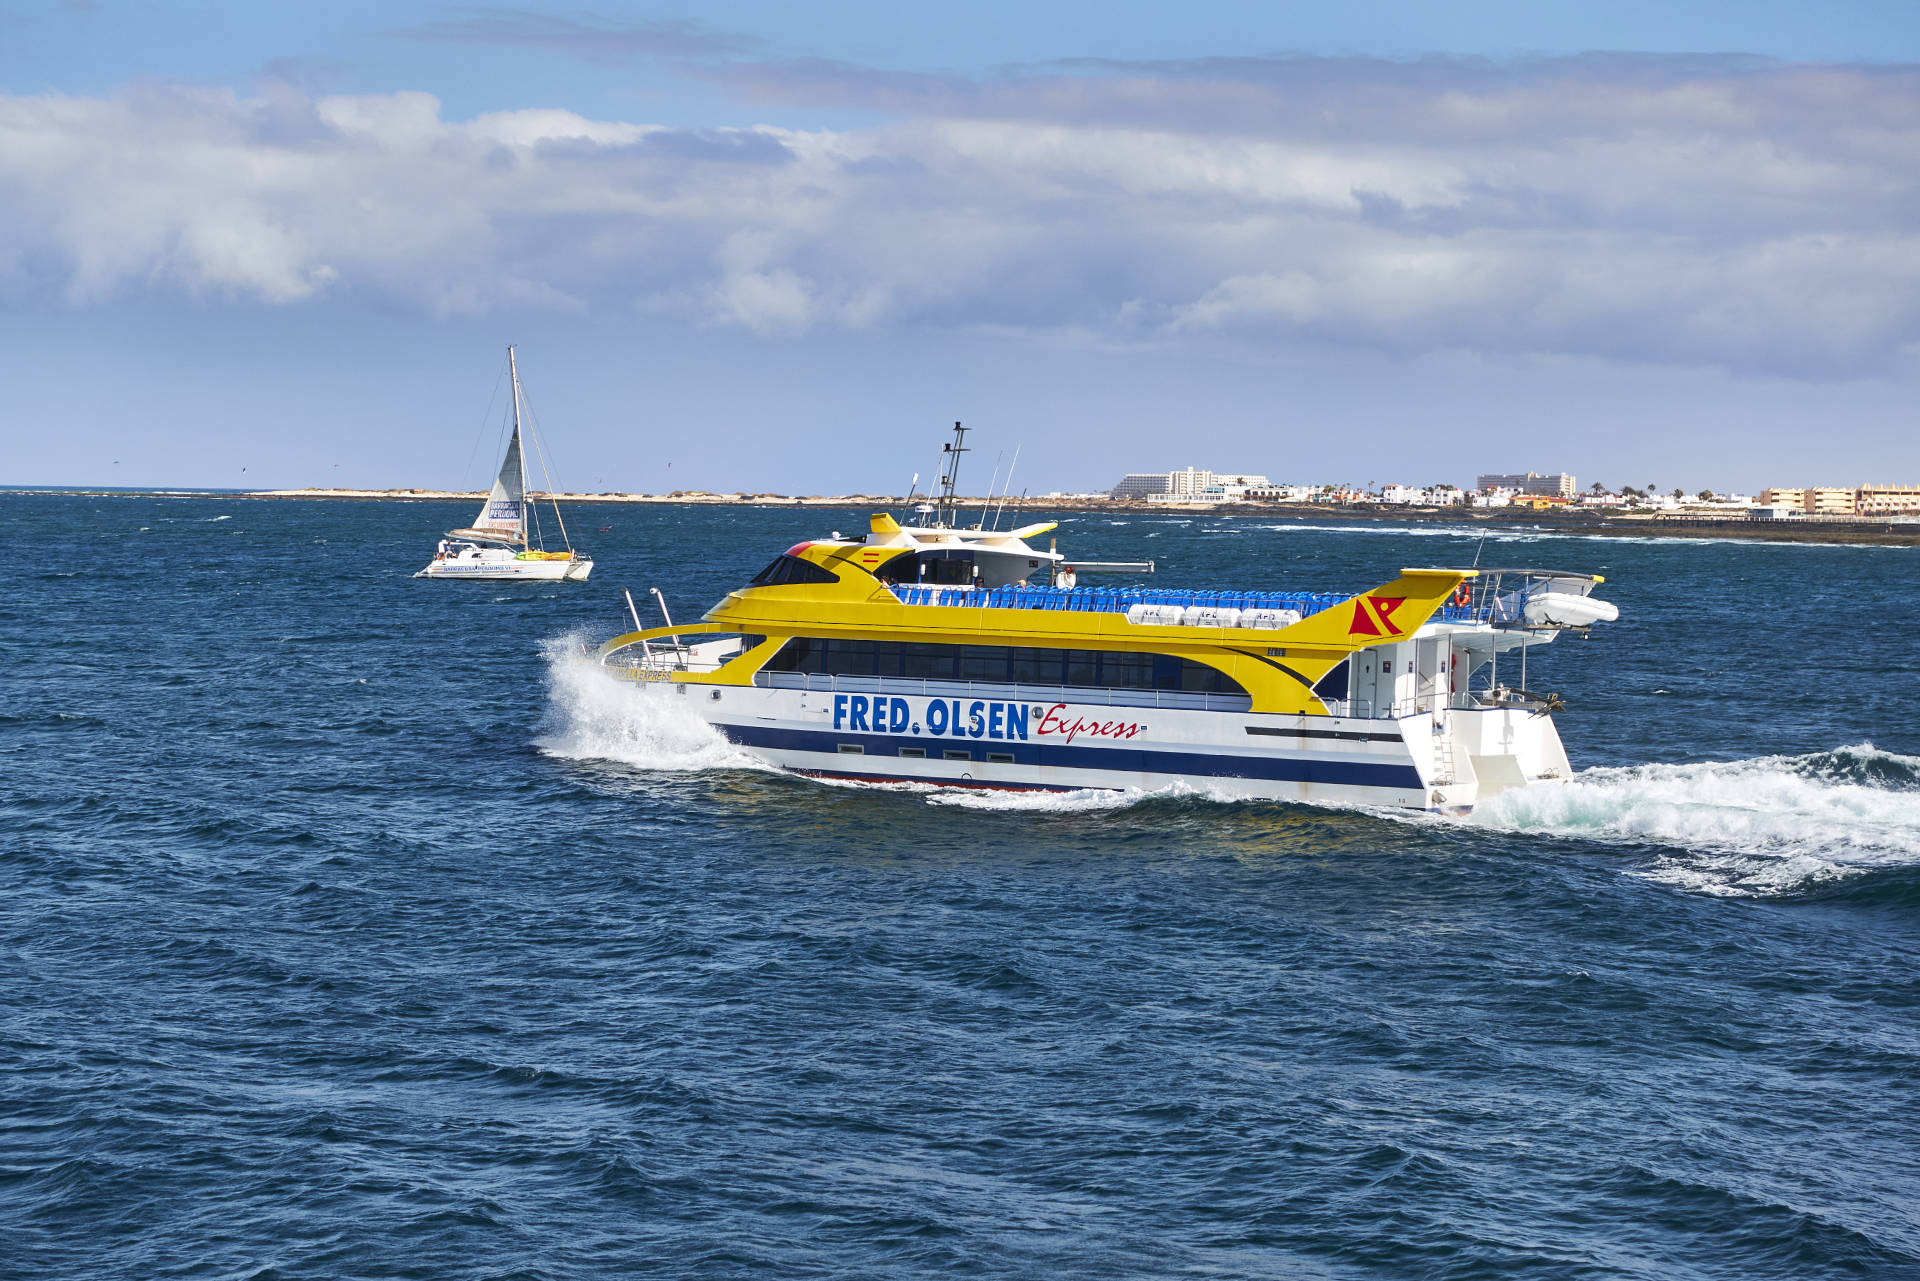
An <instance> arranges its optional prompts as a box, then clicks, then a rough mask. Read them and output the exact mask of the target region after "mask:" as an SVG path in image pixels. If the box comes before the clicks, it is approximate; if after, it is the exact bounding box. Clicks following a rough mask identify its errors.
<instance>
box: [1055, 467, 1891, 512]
mask: <svg viewBox="0 0 1920 1281" xmlns="http://www.w3.org/2000/svg"><path fill="white" fill-rule="evenodd" d="M1049 496H1050V497H1054V498H1068V497H1087V498H1091V497H1097V495H1091V494H1089V495H1068V494H1053V495H1049ZM1106 497H1107V498H1109V499H1112V500H1116V501H1125V502H1146V503H1156V504H1166V505H1168V506H1220V505H1223V504H1231V503H1308V504H1311V503H1325V504H1329V505H1333V506H1388V507H1428V508H1440V507H1481V508H1493V507H1518V508H1531V509H1533V510H1535V511H1550V510H1554V509H1556V508H1572V509H1589V510H1597V511H1602V512H1617V513H1619V514H1623V515H1624V514H1629V513H1633V514H1641V515H1646V516H1663V515H1664V516H1675V517H1687V516H1697V517H1707V518H1720V519H1740V520H1804V519H1808V518H1815V519H1826V520H1831V519H1846V518H1862V519H1884V518H1886V517H1889V516H1920V485H1853V486H1846V485H1801V486H1778V487H1775V488H1772V489H1763V490H1761V491H1760V493H1759V494H1758V495H1750V494H1732V493H1728V494H1721V493H1715V492H1714V491H1712V490H1710V489H1702V490H1699V491H1697V492H1695V493H1691V494H1690V493H1687V492H1686V491H1685V490H1683V489H1679V488H1674V489H1671V490H1667V491H1665V492H1662V491H1661V490H1660V488H1659V487H1658V486H1657V485H1654V484H1648V485H1647V486H1645V487H1644V488H1642V487H1639V486H1635V485H1623V486H1621V487H1620V488H1619V489H1617V490H1616V489H1612V488H1610V487H1608V486H1606V485H1603V484H1601V483H1599V482H1597V481H1596V482H1594V483H1593V484H1591V485H1589V486H1588V487H1587V488H1586V489H1584V490H1583V489H1581V488H1580V483H1579V481H1578V480H1577V479H1576V478H1575V477H1574V476H1573V475H1572V474H1571V473H1569V472H1546V473H1541V472H1531V471H1530V472H1512V473H1499V472H1496V473H1488V474H1485V475H1481V476H1479V477H1477V478H1476V479H1475V481H1474V487H1473V488H1472V489H1461V488H1459V487H1458V486H1455V485H1428V486H1419V485H1397V484H1396V485H1379V486H1376V487H1373V488H1368V489H1356V488H1353V487H1351V486H1346V485H1296V484H1284V483H1275V482H1274V481H1271V480H1269V479H1268V478H1267V477H1265V476H1258V475H1252V474H1249V473H1239V472H1212V471H1204V470H1201V469H1200V468H1197V467H1188V468H1186V469H1185V470H1184V471H1173V472H1132V473H1129V474H1128V475H1126V476H1123V477H1122V478H1121V479H1120V483H1119V484H1117V485H1115V486H1114V487H1113V488H1112V489H1110V490H1108V491H1107V493H1106Z"/></svg>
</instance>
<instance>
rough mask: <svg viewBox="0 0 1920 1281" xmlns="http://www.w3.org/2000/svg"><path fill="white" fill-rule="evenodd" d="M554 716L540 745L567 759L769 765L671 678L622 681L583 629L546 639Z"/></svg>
mask: <svg viewBox="0 0 1920 1281" xmlns="http://www.w3.org/2000/svg"><path fill="white" fill-rule="evenodd" d="M544 650H545V653H546V659H547V721H546V726H545V730H546V732H545V733H544V734H542V736H541V737H539V738H537V739H535V740H534V744H535V746H537V747H539V748H540V750H541V751H543V752H546V753H548V754H549V755H552V756H559V757H564V758H566V759H568V760H578V761H586V760H604V761H618V762H620V763H621V764H624V765H632V766H634V767H635V768H637V769H647V770H706V769H766V768H768V767H767V765H766V763H765V762H763V761H760V760H758V759H756V758H755V757H752V756H749V755H748V754H747V753H745V752H743V751H741V750H740V749H739V748H737V747H735V746H734V745H733V744H732V743H729V742H728V741H727V740H726V739H724V738H722V737H721V736H720V734H719V732H718V731H717V730H715V729H714V728H713V727H712V726H711V725H709V724H707V723H706V721H704V720H702V719H701V718H700V716H699V714H698V713H697V712H694V711H692V710H690V709H689V708H688V706H687V702H688V699H689V697H690V696H689V695H683V694H678V693H676V692H675V691H674V689H673V687H672V686H670V685H665V684H642V683H637V682H633V681H623V680H617V679H615V678H614V677H613V676H612V675H610V674H609V673H608V672H607V671H606V669H605V668H603V667H601V666H600V662H599V660H598V659H597V658H595V657H594V655H593V653H592V651H591V650H590V649H588V648H587V647H586V644H585V642H584V640H583V638H582V637H581V636H579V635H568V636H561V637H556V638H555V639H553V640H550V641H548V642H546V644H545V646H544Z"/></svg>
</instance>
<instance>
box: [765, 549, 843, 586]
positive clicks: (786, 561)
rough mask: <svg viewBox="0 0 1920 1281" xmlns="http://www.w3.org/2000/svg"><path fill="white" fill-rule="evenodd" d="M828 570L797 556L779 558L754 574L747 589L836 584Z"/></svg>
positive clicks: (837, 580) (834, 578)
mask: <svg viewBox="0 0 1920 1281" xmlns="http://www.w3.org/2000/svg"><path fill="white" fill-rule="evenodd" d="M839 581H840V580H839V579H838V578H836V577H835V576H834V575H833V573H832V572H831V571H829V570H825V569H822V568H820V566H818V565H816V564H814V563H813V562H812V561H807V560H801V559H800V558H799V557H798V556H780V557H778V558H776V559H775V560H774V562H773V563H772V564H771V565H768V566H767V567H766V568H765V569H763V570H761V571H760V572H759V573H757V574H755V575H754V576H753V578H752V580H751V581H749V582H748V584H747V586H749V587H784V586H786V585H787V584H788V583H837V582H839Z"/></svg>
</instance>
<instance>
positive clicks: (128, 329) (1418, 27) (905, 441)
mask: <svg viewBox="0 0 1920 1281" xmlns="http://www.w3.org/2000/svg"><path fill="white" fill-rule="evenodd" d="M1917 224H1920V6H1916V5H1913V4H1912V3H1910V2H1909V3H1866V2H1860V0H1856V2H1852V3H1849V2H1847V0H1836V2H1834V3H1827V4H1823V5H1820V6H1811V5H1805V4H1785V3H1773V2H1767V0H1757V2H1750V3H1745V4H1731V3H1728V4H1720V3H1695V4H1690V5H1685V6H1676V5H1672V4H1670V3H1662V4H1655V3H1635V2H1632V0H1622V2H1620V3H1613V4H1608V5H1598V4H1572V3H1553V2H1551V0H1533V2H1532V3H1519V2H1517V0H1515V2H1504V0H1502V2H1492V0H1489V2H1487V3H1479V4H1474V3H1457V4H1451V5H1445V6H1442V5H1433V4H1429V3H1419V4H1416V3H1410V2H1408V3H1384V2H1383V3H1371V4H1368V3H1349V4H1343V5H1337V6H1336V5H1327V4H1324V3H1320V4H1312V5H1308V4H1291V3H1276V2H1269V3H1260V4H1256V3H1247V4H1194V3H1189V4H1183V5H1179V6H1171V5H1146V4H1138V3H1131V4H1130V3H1122V2H1113V0H1110V2H1108V3H1102V4H1092V3H1079V2H1078V0H1068V2H1066V3H1056V4H1050V5H1033V4H1013V3H1005V2H1001V0H989V2H987V3H977V4H971V5H964V6H915V5H899V4H888V5H880V4H864V3H858V4H857V3H848V2H845V0H842V2H839V3H816V4H811V5H805V6H799V5H791V4H774V3H752V2H741V0H735V2H727V0H713V2H709V3H705V4H702V5H700V6H697V7H694V6H684V7H673V6H670V5H612V4H604V3H603V4H600V5H598V6H595V7H573V6H566V5H517V6H513V5H503V6H478V5H444V4H430V3H418V2H415V0H385V2H383V3H379V4H375V3H369V2H366V0H336V2H335V3H332V4H329V5H325V6H284V5H266V4H234V3H213V2H204V3H171V4H169V3H141V4H135V3H118V2H116V0H92V2H81V0H69V2H67V3H25V2H23V0H0V343H3V344H4V352H5V355H4V357H0V371H4V376H5V378H6V383H7V393H6V396H5V404H6V407H7V408H6V411H5V415H4V417H5V420H6V422H7V427H6V428H5V430H4V432H0V440H4V441H5V442H6V448H5V450H4V451H0V460H4V461H3V462H0V483H4V484H14V485H34V484H42V485H66V484H74V485H107V484H110V485H128V486H145V485H153V486H218V487H232V486H238V487H262V488H264V487H280V486H297V485H346V486H389V485H396V486H408V485H411V486H422V487H439V486H461V487H481V486H483V485H484V484H485V483H486V480H487V479H488V474H489V473H490V471H491V468H492V465H493V461H494V457H493V454H494V450H495V448H496V444H497V427H498V424H497V421H496V411H497V410H498V408H499V403H500V402H499V400H498V391H499V380H500V374H501V372H502V369H503V366H504V350H505V347H506V346H507V345H508V344H509V343H512V344H515V345H516V347H517V349H518V352H519V359H520V368H521V372H522V377H523V380H524V382H525V385H526V388H527V391H528V395H529V399H530V401H531V403H532V405H533V408H534V411H535V413H536V414H537V416H538V422H539V425H540V427H541V429H542V432H543V435H544V436H545V439H546V441H547V444H548V446H549V449H550V453H551V456H552V459H553V462H554V464H555V467H556V479H557V480H558V482H559V483H560V484H561V485H562V486H563V487H566V488H569V489H586V490H596V491H598V490H652V491H660V490H668V489H689V488H705V489H716V490H738V489H747V490H753V491H767V492H780V493H845V492H856V491H873V492H880V491H890V492H898V491H899V490H901V489H903V488H904V487H905V486H906V484H907V483H908V480H909V477H910V476H911V475H912V474H914V473H916V472H917V473H919V474H920V475H921V477H922V480H923V483H924V482H925V481H926V480H928V479H930V477H931V474H932V472H933V470H934V468H935V466H936V465H937V464H936V459H937V453H938V449H939V445H940V442H941V440H942V439H943V437H944V433H945V431H946V429H947V428H949V427H950V426H951V424H952V423H953V422H954V421H955V420H964V421H966V422H967V424H968V425H969V426H970V427H971V428H973V429H974V430H975V435H974V437H973V440H972V442H971V443H973V444H974V445H975V446H976V447H977V448H978V449H979V450H980V452H979V453H978V454H976V455H975V456H974V458H975V460H976V467H977V469H978V470H980V471H983V472H989V473H990V472H992V470H993V469H994V461H995V460H996V458H1001V457H1004V458H1006V459H1011V457H1012V455H1013V452H1014V450H1016V449H1018V450H1019V451H1020V462H1019V470H1018V471H1017V472H1016V473H1015V477H1014V480H1013V482H1012V483H1013V487H1014V490H1015V492H1016V493H1017V492H1018V491H1019V490H1021V489H1031V490H1033V491H1034V492H1036V493H1045V492H1047V491H1050V490H1067V491H1080V490H1097V489H1104V488H1106V487H1108V486H1110V485H1111V484H1112V483H1113V482H1114V481H1115V480H1116V479H1117V478H1118V477H1119V475H1120V474H1122V473H1124V472H1129V471H1150V470H1168V469H1172V468H1178V467H1185V466H1197V467H1203V468H1211V469H1213V470H1217V471H1232V472H1261V473H1265V474H1267V475H1269V476H1271V477H1273V478H1274V479H1275V480H1281V481H1291V482H1344V483H1357V484H1369V483H1373V484H1384V483H1390V482H1399V483H1407V484H1431V483H1436V482H1446V483H1456V484H1467V483H1471V481H1472V478H1473V477H1474V475H1475V474H1477V473H1479V472H1483V471H1500V472H1509V471H1525V470H1537V471H1561V470H1565V471H1571V472H1573V473H1575V474H1576V475H1577V476H1578V477H1579V478H1580V483H1581V484H1582V486H1585V485H1587V484H1589V483H1591V482H1593V481H1600V482H1602V483H1604V484H1608V485H1615V486H1618V485H1626V484H1633V485H1648V484H1657V485H1658V486H1659V487H1661V488H1663V489H1664V488H1671V487H1675V486H1680V487H1684V488H1687V489H1689V490H1692V489H1697V488H1702V487H1710V488H1714V489H1719V490H1725V489H1737V490H1747V491H1752V490H1757V489H1758V488H1760V487H1763V486H1766V485H1770V484H1781V485H1800V484H1809V483H1812V484H1859V483H1863V482H1869V481H1871V482H1883V483H1908V484H1915V483H1920V413H1917V412H1916V408H1915V406H1916V405H1920V397H1916V392H1920V225H1917ZM1003 465H1004V464H1003ZM986 479H987V477H986V476H984V475H981V476H971V475H969V476H967V477H963V481H972V482H973V483H972V484H971V485H965V484H963V487H968V488H975V489H977V488H981V487H983V486H984V482H985V480H986Z"/></svg>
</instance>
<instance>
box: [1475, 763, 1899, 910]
mask: <svg viewBox="0 0 1920 1281" xmlns="http://www.w3.org/2000/svg"><path fill="white" fill-rule="evenodd" d="M1470 821H1471V822H1472V823H1473V824H1475V825H1476V826H1480V827H1486V828H1491V829H1495V830H1500V831H1507V832H1518V833H1525V834H1541V835H1551V836H1572V837H1581V838H1585V839H1589V840H1598V841H1605V842H1610V843H1618V844H1629V843H1632V844H1651V845H1657V846H1664V847H1667V848H1666V849H1665V850H1663V851H1662V852H1661V853H1660V854H1658V855H1657V856H1656V857H1655V859H1654V861H1653V862H1652V863H1651V864H1649V865H1646V866H1642V867H1637V868H1635V869H1633V874H1634V875H1637V876H1642V877H1645V878H1646V879H1649V880H1654V881H1662V882H1665V883H1668V884H1672V885H1678V886H1681V887H1683V888H1686V889H1691V890H1699V891H1703V892H1706V893H1712V894H1741V895H1767V894H1779V893H1785V892H1791V891H1797V890H1802V889H1806V888H1808V887H1810V886H1812V885H1815V884H1817V883H1819V882H1821V881H1827V880H1834V879H1839V878H1842V877H1848V876H1856V875H1860V874H1862V873H1864V872H1867V871H1871V870H1873V869H1876V868H1885V867H1895V866H1903V865H1910V864H1916V863H1920V757H1913V756H1902V755H1900V754H1898V753H1894V752H1884V751H1881V750H1880V749H1878V748H1876V747H1874V746H1873V745H1872V744H1870V743H1862V744H1857V745H1854V746H1850V747H1842V748H1838V749H1836V750H1834V751H1832V752H1816V753H1812V754H1809V755H1805V756H1763V757H1756V758H1753V759H1750V760H1740V761H1724V762H1707V763H1700V764H1691V765H1636V766H1631V767H1624V768H1601V769H1590V770H1585V771H1582V772H1581V773H1580V774H1578V775H1577V776H1575V778H1574V779H1573V781H1572V782H1571V783H1569V784H1567V785H1566V786H1562V787H1529V788H1524V789H1519V790H1516V791H1511V792H1503V793H1501V794H1500V795H1498V796H1495V797H1493V798H1491V799H1490V800H1488V801H1487V802H1485V803H1484V804H1482V805H1480V806H1479V807H1478V808H1477V809H1476V810H1475V811H1474V814H1473V817H1472V819H1471V820H1470Z"/></svg>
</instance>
